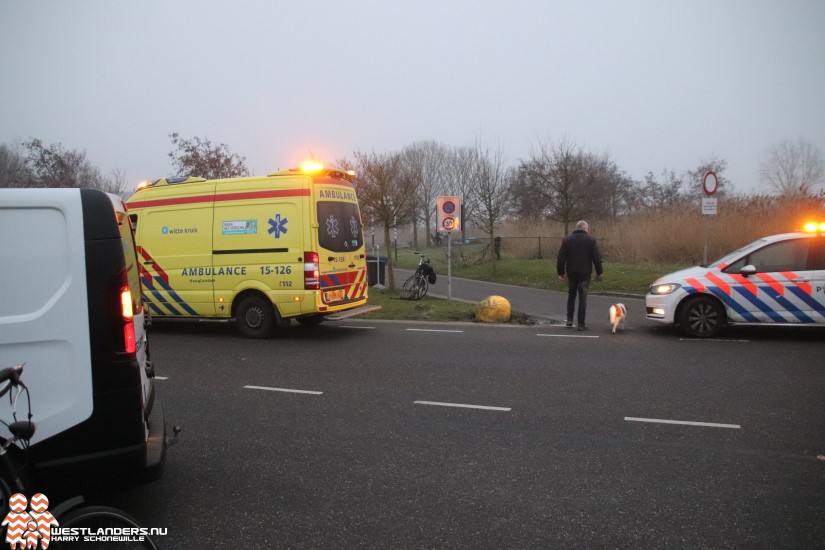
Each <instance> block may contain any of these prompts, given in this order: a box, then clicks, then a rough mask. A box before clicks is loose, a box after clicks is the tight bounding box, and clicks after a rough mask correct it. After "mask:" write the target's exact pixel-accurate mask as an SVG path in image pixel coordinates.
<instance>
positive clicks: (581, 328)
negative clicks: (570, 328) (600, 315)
mask: <svg viewBox="0 0 825 550" xmlns="http://www.w3.org/2000/svg"><path fill="white" fill-rule="evenodd" d="M576 330H578V331H579V332H583V331H585V330H588V329H587V325H579V326H578V328H577V329H576Z"/></svg>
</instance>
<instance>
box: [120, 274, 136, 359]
mask: <svg viewBox="0 0 825 550" xmlns="http://www.w3.org/2000/svg"><path fill="white" fill-rule="evenodd" d="M120 311H121V317H122V319H123V345H124V348H125V349H126V353H135V352H136V351H137V345H136V344H135V313H134V311H133V310H132V293H131V292H130V291H129V286H128V285H127V286H124V287H123V288H121V289H120Z"/></svg>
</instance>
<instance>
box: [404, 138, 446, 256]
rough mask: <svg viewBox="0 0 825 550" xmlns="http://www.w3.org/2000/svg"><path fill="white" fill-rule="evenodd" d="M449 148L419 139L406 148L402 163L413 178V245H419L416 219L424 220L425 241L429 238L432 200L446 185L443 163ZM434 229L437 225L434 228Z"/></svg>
mask: <svg viewBox="0 0 825 550" xmlns="http://www.w3.org/2000/svg"><path fill="white" fill-rule="evenodd" d="M447 156H448V150H447V149H446V148H445V147H444V146H443V145H441V144H439V143H437V142H435V141H422V142H418V143H413V144H412V145H409V146H407V147H405V148H404V149H403V151H402V162H403V164H404V166H405V170H408V171H409V175H410V177H412V178H414V179H415V182H416V193H415V206H414V210H415V220H414V225H413V246H418V222H419V221H421V222H423V223H424V230H425V231H426V238H425V242H426V243H427V245H428V246H429V245H430V243H431V240H432V235H433V234H432V233H431V228H432V227H433V225H434V221H433V218H434V214H435V199H436V198H437V197H438V196H439V195H440V194H442V193H443V190H444V189H445V188H446V186H447V182H446V165H447ZM436 230H437V228H436Z"/></svg>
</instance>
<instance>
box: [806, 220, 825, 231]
mask: <svg viewBox="0 0 825 550" xmlns="http://www.w3.org/2000/svg"><path fill="white" fill-rule="evenodd" d="M802 229H803V231H805V233H825V222H808V223H806V224H805V225H804V226H803V227H802Z"/></svg>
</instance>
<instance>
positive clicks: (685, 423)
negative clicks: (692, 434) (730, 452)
mask: <svg viewBox="0 0 825 550" xmlns="http://www.w3.org/2000/svg"><path fill="white" fill-rule="evenodd" d="M624 419H625V420H626V421H628V422H652V423H655V424H679V425H683V426H703V427H705V428H730V429H733V430H740V429H742V426H740V425H739V424H716V423H714V422H689V421H686V420H663V419H660V418H635V417H632V416H625V417H624Z"/></svg>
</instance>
